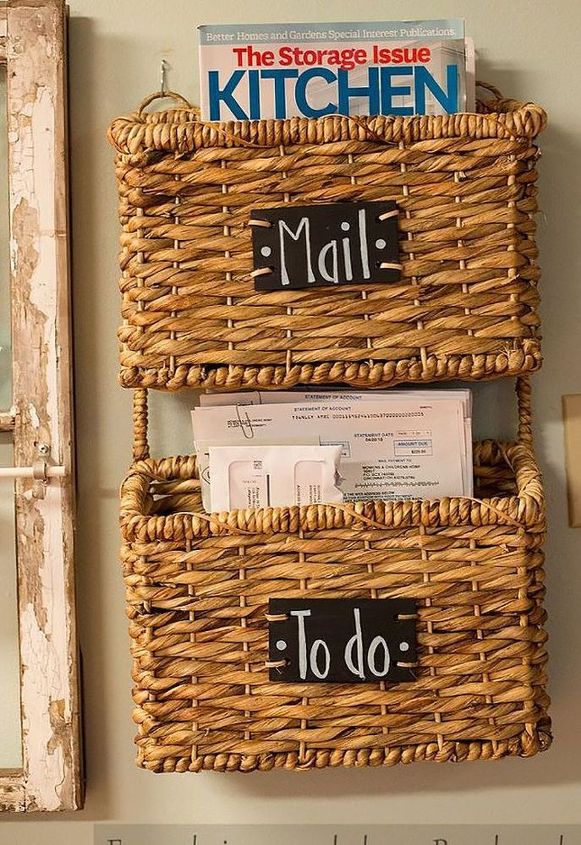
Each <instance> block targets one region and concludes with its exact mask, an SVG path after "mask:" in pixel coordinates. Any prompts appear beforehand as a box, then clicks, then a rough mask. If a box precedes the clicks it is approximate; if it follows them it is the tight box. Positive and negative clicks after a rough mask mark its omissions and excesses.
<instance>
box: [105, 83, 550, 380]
mask: <svg viewBox="0 0 581 845" xmlns="http://www.w3.org/2000/svg"><path fill="white" fill-rule="evenodd" d="M483 111H486V112H487V113H480V114H457V115H449V116H445V117H433V116H418V117H408V118H386V117H375V118H345V117H329V118H324V119H321V120H307V119H299V118H295V119H290V120H285V121H260V122H257V123H241V124H235V123H232V124H203V123H201V122H199V121H198V120H197V116H196V113H195V112H194V111H191V110H188V109H185V108H181V109H173V110H170V111H165V112H161V113H147V112H145V111H144V110H141V111H139V112H136V113H134V114H132V115H130V116H128V117H124V118H119V119H117V120H115V121H114V123H113V125H112V127H111V129H110V138H111V141H112V143H113V144H114V146H115V147H116V150H117V156H116V173H117V181H118V187H119V192H120V202H121V204H120V216H121V222H122V227H123V233H122V252H121V266H122V278H121V291H122V294H123V326H122V327H121V329H120V334H119V337H120V340H121V367H122V369H121V381H122V383H123V385H125V386H127V387H152V388H168V389H178V388H180V387H184V386H190V387H197V386H205V387H217V386H219V387H224V388H237V387H240V386H246V387H257V386H259V387H263V388H267V387H283V386H284V387H288V386H291V385H294V384H306V383H313V384H321V383H332V382H335V383H339V382H341V383H348V384H352V385H357V386H360V387H366V386H367V387H372V386H380V385H388V384H394V383H397V382H401V381H434V380H438V379H449V378H462V379H481V378H491V377H495V376H499V375H517V374H520V373H524V372H527V371H531V370H534V369H536V368H537V367H538V366H539V363H540V348H539V335H538V316H537V311H536V308H537V302H538V296H537V287H536V283H537V280H538V275H539V271H538V267H537V265H536V255H537V250H536V246H535V241H534V233H535V222H534V215H535V212H536V210H537V204H536V170H535V161H536V158H537V149H536V147H535V144H534V139H535V137H536V135H537V134H538V133H539V132H540V131H541V130H542V129H543V126H544V124H545V114H544V112H543V111H542V109H540V108H539V107H538V106H535V105H532V104H522V103H517V102H514V101H512V100H505V99H497V100H494V101H492V102H490V103H489V104H488V105H487V106H486V107H483ZM379 199H381V200H395V201H396V202H397V203H398V206H399V209H400V218H399V230H400V253H401V256H402V261H403V271H402V280H401V283H398V284H381V285H380V284H369V285H363V286H361V285H356V286H342V287H341V289H340V290H332V291H331V292H329V290H328V289H325V288H323V289H321V288H319V289H311V290H298V291H292V292H291V291H276V292H271V293H260V294H258V293H256V292H255V290H254V284H253V280H252V278H251V277H250V272H251V270H252V254H251V234H250V228H249V226H248V220H249V216H250V211H251V209H253V208H261V207H268V206H277V205H283V204H285V203H294V204H298V205H301V204H308V203H330V202H338V201H350V200H379ZM331 305H332V307H331Z"/></svg>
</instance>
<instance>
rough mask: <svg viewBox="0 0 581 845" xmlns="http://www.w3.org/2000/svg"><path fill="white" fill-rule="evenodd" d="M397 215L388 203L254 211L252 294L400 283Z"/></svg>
mask: <svg viewBox="0 0 581 845" xmlns="http://www.w3.org/2000/svg"><path fill="white" fill-rule="evenodd" d="M397 216H398V210H397V205H396V204H395V202H391V201H389V202H388V201H386V202H343V203H333V204H329V205H303V206H289V205H283V206H280V207H278V208H260V209H254V210H253V211H251V213H250V221H249V224H250V226H251V228H252V249H253V256H254V271H253V273H252V275H253V277H254V286H255V288H256V290H289V289H290V290H294V289H297V288H309V287H317V286H321V285H354V284H362V283H365V282H367V283H368V284H372V283H375V282H397V281H399V278H400V270H401V264H400V257H399V250H398V227H397Z"/></svg>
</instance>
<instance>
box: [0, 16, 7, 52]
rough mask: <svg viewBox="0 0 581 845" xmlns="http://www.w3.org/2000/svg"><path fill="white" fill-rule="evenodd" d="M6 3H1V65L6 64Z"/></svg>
mask: <svg viewBox="0 0 581 845" xmlns="http://www.w3.org/2000/svg"><path fill="white" fill-rule="evenodd" d="M7 28H8V24H7V23H6V3H0V65H5V64H6V32H7Z"/></svg>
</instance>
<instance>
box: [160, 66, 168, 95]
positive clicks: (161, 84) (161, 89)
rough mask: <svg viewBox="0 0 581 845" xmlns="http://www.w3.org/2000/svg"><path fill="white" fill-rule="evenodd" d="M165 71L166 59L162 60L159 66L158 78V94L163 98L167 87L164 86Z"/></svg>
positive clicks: (166, 67)
mask: <svg viewBox="0 0 581 845" xmlns="http://www.w3.org/2000/svg"><path fill="white" fill-rule="evenodd" d="M167 69H168V63H167V59H162V60H161V65H160V78H159V92H160V94H161V96H162V97H164V96H165V94H166V93H167V85H166V76H167Z"/></svg>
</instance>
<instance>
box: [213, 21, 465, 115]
mask: <svg viewBox="0 0 581 845" xmlns="http://www.w3.org/2000/svg"><path fill="white" fill-rule="evenodd" d="M198 31H199V55H200V80H201V108H202V119H203V120H212V121H216V120H222V121H228V120H263V119H270V118H287V117H296V116H298V117H325V116H326V115H331V114H344V115H376V114H385V115H412V114H451V113H453V112H457V111H472V110H473V109H474V70H473V63H474V51H473V48H472V46H471V44H470V43H469V42H467V39H466V37H465V31H464V21H463V20H428V21H395V22H394V21H392V22H385V23H367V24H362V23H334V24H318V23H317V24H304V23H303V24H260V25H252V24H251V25H246V24H229V25H222V26H212V25H209V26H200V27H198Z"/></svg>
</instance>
